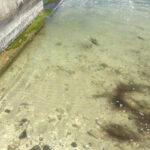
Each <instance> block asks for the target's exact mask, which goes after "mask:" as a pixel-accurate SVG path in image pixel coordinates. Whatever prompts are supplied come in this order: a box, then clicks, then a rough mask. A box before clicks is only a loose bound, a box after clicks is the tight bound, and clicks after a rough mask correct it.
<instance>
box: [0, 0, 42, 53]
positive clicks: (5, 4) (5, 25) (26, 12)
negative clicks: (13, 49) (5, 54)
mask: <svg viewBox="0 0 150 150" xmlns="http://www.w3.org/2000/svg"><path fill="white" fill-rule="evenodd" d="M42 10H43V2H42V0H5V1H4V0H0V51H2V50H3V49H4V48H6V47H7V46H8V44H9V43H10V42H11V41H12V40H14V39H15V38H16V37H17V36H18V35H19V34H20V33H21V32H22V31H23V30H24V29H25V28H26V27H27V26H28V25H29V24H30V23H31V22H32V21H33V19H34V18H35V17H37V15H38V14H39V13H40V12H41V11H42Z"/></svg>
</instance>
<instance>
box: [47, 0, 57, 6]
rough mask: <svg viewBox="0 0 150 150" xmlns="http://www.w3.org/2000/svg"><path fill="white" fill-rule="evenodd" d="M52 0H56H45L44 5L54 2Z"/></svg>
mask: <svg viewBox="0 0 150 150" xmlns="http://www.w3.org/2000/svg"><path fill="white" fill-rule="evenodd" d="M54 2H56V0H45V2H44V5H47V4H50V3H54Z"/></svg>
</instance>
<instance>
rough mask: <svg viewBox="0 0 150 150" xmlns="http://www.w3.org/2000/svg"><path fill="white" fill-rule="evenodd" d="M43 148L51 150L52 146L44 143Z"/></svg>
mask: <svg viewBox="0 0 150 150" xmlns="http://www.w3.org/2000/svg"><path fill="white" fill-rule="evenodd" d="M43 150H51V148H50V147H49V146H48V145H43Z"/></svg>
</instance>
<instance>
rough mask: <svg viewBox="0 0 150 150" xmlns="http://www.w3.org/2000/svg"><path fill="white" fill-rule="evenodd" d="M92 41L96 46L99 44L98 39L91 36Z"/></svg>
mask: <svg viewBox="0 0 150 150" xmlns="http://www.w3.org/2000/svg"><path fill="white" fill-rule="evenodd" d="M90 42H91V43H92V44H94V45H96V46H98V45H99V44H98V41H97V40H96V39H94V38H90Z"/></svg>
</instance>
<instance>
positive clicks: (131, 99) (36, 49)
mask: <svg viewBox="0 0 150 150" xmlns="http://www.w3.org/2000/svg"><path fill="white" fill-rule="evenodd" d="M149 8H150V1H149V0H122V1H120V0H101V1H100V0H76V1H74V0H65V1H64V2H63V3H62V5H61V6H60V8H59V9H58V10H57V12H56V13H55V14H54V15H53V17H50V18H49V19H48V20H47V23H46V26H45V27H44V28H43V29H42V31H41V32H40V33H39V34H38V35H37V37H36V38H35V39H34V41H32V42H31V43H30V44H29V45H28V46H27V47H26V48H25V49H24V51H23V52H22V53H21V54H20V56H19V57H18V58H17V59H16V61H15V62H14V63H13V64H12V65H11V66H10V68H9V69H8V70H7V71H6V72H5V74H3V76H1V78H0V91H1V92H0V108H1V109H0V111H1V114H0V129H1V131H0V135H1V140H0V144H1V145H3V147H2V148H1V149H2V150H3V149H4V150H5V149H7V147H8V149H9V150H10V149H13V148H14V149H21V150H24V149H25V150H27V149H31V148H34V149H39V147H41V148H42V147H44V148H47V149H48V148H50V147H51V148H52V149H54V150H60V149H62V148H63V149H65V150H69V149H73V148H76V149H79V150H81V149H89V150H93V149H94V150H104V149H107V150H110V149H111V150H135V149H139V150H148V149H150V144H149V140H150V101H149V98H150V63H149V58H150V26H149V24H150V9H149ZM8 145H9V146H8Z"/></svg>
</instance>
